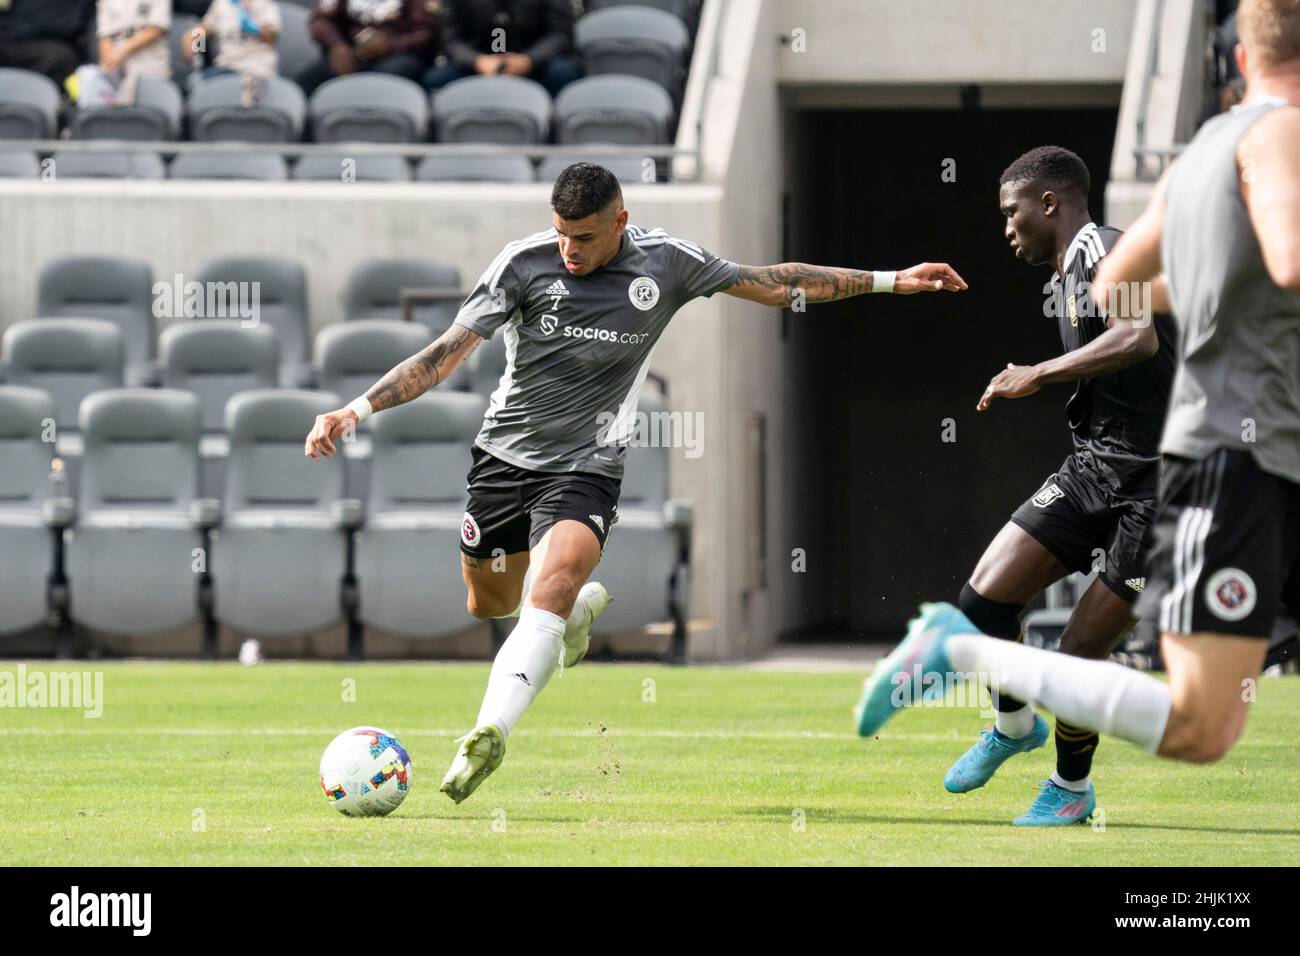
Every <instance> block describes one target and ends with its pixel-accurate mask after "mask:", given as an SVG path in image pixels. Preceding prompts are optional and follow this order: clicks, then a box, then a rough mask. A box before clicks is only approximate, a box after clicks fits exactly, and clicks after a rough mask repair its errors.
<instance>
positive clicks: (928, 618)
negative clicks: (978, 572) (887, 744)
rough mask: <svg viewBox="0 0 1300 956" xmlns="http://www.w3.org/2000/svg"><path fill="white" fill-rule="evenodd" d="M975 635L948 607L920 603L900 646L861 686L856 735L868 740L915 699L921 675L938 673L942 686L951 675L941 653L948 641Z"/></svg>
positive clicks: (972, 628) (955, 611) (959, 616)
mask: <svg viewBox="0 0 1300 956" xmlns="http://www.w3.org/2000/svg"><path fill="white" fill-rule="evenodd" d="M978 633H979V628H977V627H976V626H975V625H974V624H972V623H971V622H970V621H969V620H968V619H967V617H966V615H965V614H963V613H962V612H961V611H959V610H957V608H955V607H953V606H952V605H951V604H947V603H938V604H922V605H921V614H920V616H919V617H914V618H912V620H911V621H909V622H908V624H907V636H906V637H905V638H903V641H902V643H901V644H899V645H898V646H897V647H896V648H894V650H893V653H891V654H890V655H889V656H888V657H886V658H885V659H884V660H882V661H881V662H880V663H879V664H877V665H876V669H875V670H874V671H872V672H871V676H870V677H868V678H867V680H866V683H865V684H864V685H863V687H862V697H861V698H860V699H859V700H858V706H857V708H856V709H855V710H854V714H855V716H856V717H857V720H858V734H859V735H860V736H862V737H870V736H871V735H872V734H874V733H875V732H876V731H878V730H879V729H880V728H881V727H883V726H884V725H885V722H886V721H887V720H889V718H890V717H893V716H894V712H895V711H896V710H898V709H899V708H901V707H906V706H908V705H909V704H910V703H912V699H913V698H914V697H919V696H920V692H921V677H922V675H927V674H941V675H943V679H944V682H945V684H946V683H947V681H948V680H949V675H950V674H951V673H952V664H951V663H949V661H948V655H947V653H946V652H945V651H944V645H945V644H946V643H947V641H948V638H949V637H951V636H952V635H953V634H978Z"/></svg>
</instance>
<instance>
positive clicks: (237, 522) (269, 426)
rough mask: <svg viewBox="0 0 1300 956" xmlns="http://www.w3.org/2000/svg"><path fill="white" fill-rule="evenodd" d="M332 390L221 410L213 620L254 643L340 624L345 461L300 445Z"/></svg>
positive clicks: (332, 404) (271, 395)
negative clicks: (224, 452) (314, 454)
mask: <svg viewBox="0 0 1300 956" xmlns="http://www.w3.org/2000/svg"><path fill="white" fill-rule="evenodd" d="M340 404H341V401H340V399H339V397H338V396H337V395H335V394H333V393H331V392H309V391H301V390H298V389H276V390H273V391H253V392H242V393H240V394H239V395H236V396H235V397H234V398H232V399H231V400H230V404H229V405H227V406H226V432H227V434H228V435H229V436H230V465H229V472H228V475H227V486H226V504H225V513H224V516H223V518H222V521H221V524H220V526H219V527H218V528H217V530H216V531H214V532H213V535H212V554H211V560H210V562H209V565H208V566H209V568H210V569H211V571H212V578H213V587H214V592H215V597H216V617H217V620H218V621H219V622H220V623H221V624H224V625H225V626H226V627H230V628H233V629H234V630H236V631H238V632H241V633H245V634H252V635H257V636H277V635H291V634H304V633H310V632H313V631H317V630H320V629H321V628H325V627H329V626H330V625H332V624H335V623H337V622H339V621H340V620H341V619H342V617H343V612H342V604H341V585H342V579H343V574H344V571H345V569H346V534H347V530H346V529H347V527H348V514H347V511H348V509H347V506H346V505H344V504H341V503H342V502H343V501H344V498H343V466H342V463H341V461H340V458H341V457H342V456H339V455H335V456H334V457H333V458H328V459H327V458H322V459H321V460H320V461H313V460H312V459H311V458H308V457H307V456H305V455H304V454H303V441H304V439H305V438H306V436H307V433H308V432H309V431H310V430H311V426H312V423H313V422H314V421H315V419H316V416H317V415H320V414H323V413H325V412H327V411H332V410H333V409H336V408H338V407H339V405H340Z"/></svg>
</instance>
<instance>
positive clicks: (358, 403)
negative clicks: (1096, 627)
mask: <svg viewBox="0 0 1300 956" xmlns="http://www.w3.org/2000/svg"><path fill="white" fill-rule="evenodd" d="M348 408H350V409H352V411H354V412H355V413H356V416H357V424H358V425H360V424H361V423H362V422H364V421H365V420H366V419H367V418H369V417H370V415H371V412H373V411H374V409H372V408H371V407H370V400H369V399H368V398H366V397H365V396H364V395H362V396H361V397H360V398H354V399H352V401H350V402H348Z"/></svg>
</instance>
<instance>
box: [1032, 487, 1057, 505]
mask: <svg viewBox="0 0 1300 956" xmlns="http://www.w3.org/2000/svg"><path fill="white" fill-rule="evenodd" d="M1064 497H1065V492H1064V491H1062V490H1061V486H1060V485H1058V484H1057V483H1056V482H1052V483H1051V484H1050V485H1046V486H1045V487H1044V488H1043V489H1042V490H1041V491H1039V492H1038V494H1036V495H1034V497H1033V502H1034V507H1035V508H1046V507H1047V506H1048V505H1050V504H1051V503H1052V502H1053V501H1057V500H1059V499H1061V498H1064Z"/></svg>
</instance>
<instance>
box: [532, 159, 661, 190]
mask: <svg viewBox="0 0 1300 956" xmlns="http://www.w3.org/2000/svg"><path fill="white" fill-rule="evenodd" d="M578 161H579V160H578V158H577V157H575V156H549V157H547V159H546V160H545V162H543V163H542V168H541V172H540V173H539V174H538V176H537V178H538V179H539V180H540V181H542V182H544V183H553V182H555V178H556V177H557V176H559V175H560V172H561V171H562V170H563V169H564V168H565V167H566V166H569V165H571V164H572V163H576V162H578ZM582 161H583V162H588V163H600V165H602V166H604V167H605V168H606V169H608V170H609V171H610V172H612V173H613V174H614V175H615V176H617V177H618V181H619V182H620V183H622V184H623V185H624V186H640V185H644V184H646V183H653V182H656V181H657V178H656V177H657V175H658V173H657V171H656V167H655V161H654V158H653V157H650V156H646V157H644V158H643V159H637V157H635V156H583V157H582ZM647 176H648V177H649V178H648V179H647V178H646V177H647Z"/></svg>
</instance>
